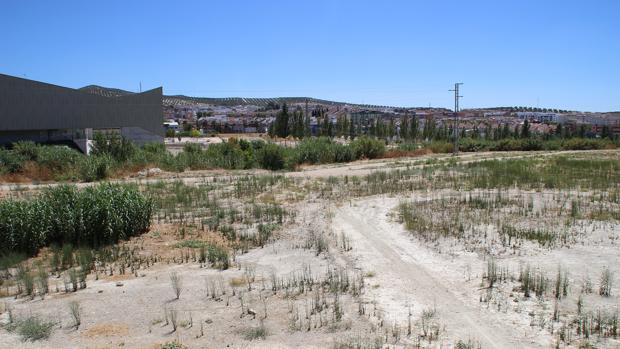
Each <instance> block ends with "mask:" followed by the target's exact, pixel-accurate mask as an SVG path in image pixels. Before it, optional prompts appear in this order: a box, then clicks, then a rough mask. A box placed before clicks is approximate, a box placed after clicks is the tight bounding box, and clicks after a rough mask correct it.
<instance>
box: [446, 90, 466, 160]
mask: <svg viewBox="0 0 620 349" xmlns="http://www.w3.org/2000/svg"><path fill="white" fill-rule="evenodd" d="M461 85H463V83H462V82H457V83H455V84H454V89H453V90H448V91H451V92H454V152H453V155H458V153H459V98H462V97H463V96H461V95H459V86H461Z"/></svg>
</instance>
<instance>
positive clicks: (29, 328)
mask: <svg viewBox="0 0 620 349" xmlns="http://www.w3.org/2000/svg"><path fill="white" fill-rule="evenodd" d="M55 325H56V324H55V323H54V322H53V321H46V320H42V319H40V318H38V317H36V316H30V317H27V318H25V319H22V320H17V321H15V322H13V323H12V324H9V325H8V326H7V330H8V331H10V332H13V331H16V332H17V333H19V335H20V336H21V337H22V340H24V341H28V340H30V341H33V342H34V341H37V340H41V339H48V338H49V336H50V335H51V334H52V331H53V330H54V326H55Z"/></svg>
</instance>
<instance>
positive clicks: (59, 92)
mask: <svg viewBox="0 0 620 349" xmlns="http://www.w3.org/2000/svg"><path fill="white" fill-rule="evenodd" d="M162 121H163V109H162V88H161V87H159V88H156V89H153V90H150V91H146V92H142V93H130V94H126V95H121V96H114V97H106V96H102V95H97V94H92V93H88V92H85V91H81V90H76V89H72V88H66V87H61V86H56V85H51V84H46V83H42V82H38V81H32V80H27V79H22V78H18V77H13V76H8V75H3V74H0V145H2V144H9V143H13V142H16V141H20V140H30V141H35V142H41V143H54V142H74V143H75V144H76V145H77V146H78V147H79V148H80V149H81V150H82V151H84V152H87V151H88V145H89V140H91V139H92V135H93V132H97V131H105V132H119V133H120V134H121V135H122V136H123V137H125V138H127V139H129V140H132V141H134V142H136V143H138V144H144V143H148V142H163V136H164V128H163V126H162Z"/></svg>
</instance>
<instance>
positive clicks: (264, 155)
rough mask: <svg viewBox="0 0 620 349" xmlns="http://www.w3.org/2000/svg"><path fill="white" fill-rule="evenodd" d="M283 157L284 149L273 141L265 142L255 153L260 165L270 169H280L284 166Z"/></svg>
mask: <svg viewBox="0 0 620 349" xmlns="http://www.w3.org/2000/svg"><path fill="white" fill-rule="evenodd" d="M284 157H285V154H284V149H283V148H282V147H280V146H278V145H277V144H273V143H268V144H265V145H264V146H263V147H262V148H260V149H259V150H258V152H257V154H256V158H257V161H258V164H259V165H260V167H262V168H265V169H268V170H272V171H276V170H281V169H283V168H284V165H285V158H284Z"/></svg>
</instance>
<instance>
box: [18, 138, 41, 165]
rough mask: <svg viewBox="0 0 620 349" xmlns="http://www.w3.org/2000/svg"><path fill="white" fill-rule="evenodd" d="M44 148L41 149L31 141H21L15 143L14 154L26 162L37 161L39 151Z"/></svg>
mask: <svg viewBox="0 0 620 349" xmlns="http://www.w3.org/2000/svg"><path fill="white" fill-rule="evenodd" d="M42 148H44V147H40V146H39V145H37V144H35V143H34V142H31V141H19V142H15V143H13V152H15V153H16V154H19V155H21V156H22V157H24V158H25V159H26V160H30V161H36V160H37V158H38V157H39V150H40V149H42Z"/></svg>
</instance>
